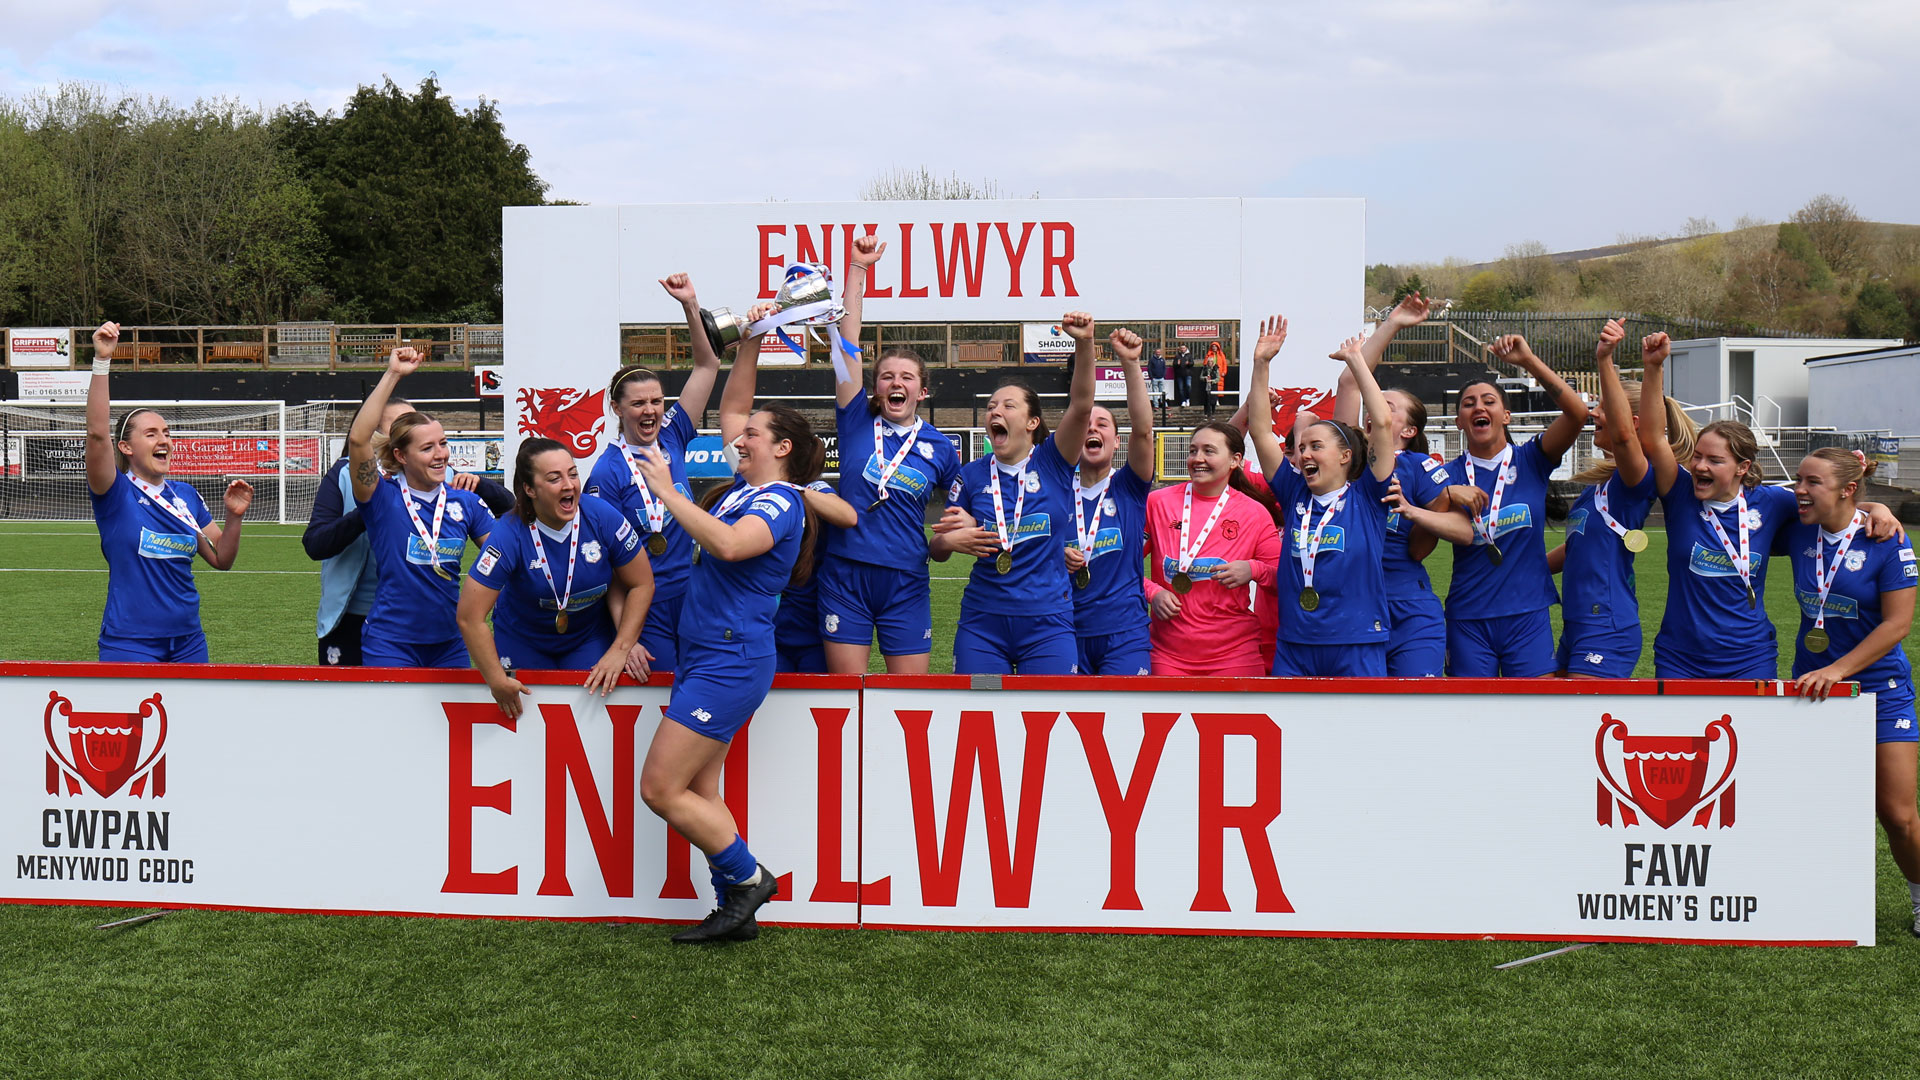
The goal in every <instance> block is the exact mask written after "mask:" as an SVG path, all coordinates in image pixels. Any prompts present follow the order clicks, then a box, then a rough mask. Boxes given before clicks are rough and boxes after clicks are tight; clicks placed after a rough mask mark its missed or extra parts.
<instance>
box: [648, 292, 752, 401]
mask: <svg viewBox="0 0 1920 1080" xmlns="http://www.w3.org/2000/svg"><path fill="white" fill-rule="evenodd" d="M660 287H661V288H663V289H665V290H667V295H669V296H671V297H673V298H674V299H675V300H678V301H680V307H681V310H683V311H685V312H686V316H687V329H688V330H689V331H691V332H692V334H691V336H692V338H693V371H692V372H691V373H689V374H688V375H687V381H686V383H685V384H684V385H682V386H681V387H680V398H679V405H680V411H681V412H683V413H686V414H687V419H689V420H692V421H693V424H694V426H695V427H699V426H700V417H701V416H702V415H703V414H705V413H706V411H707V399H708V398H710V397H712V396H713V384H714V380H716V379H718V378H719V377H720V356H719V354H718V353H715V352H714V351H713V343H712V342H710V341H708V340H707V331H706V328H705V327H704V326H702V325H701V324H700V298H699V297H698V296H696V295H694V291H693V279H692V278H689V277H688V276H687V275H685V274H668V275H667V276H666V277H663V278H661V279H660ZM741 347H742V348H745V347H746V342H744V341H742V342H741Z"/></svg>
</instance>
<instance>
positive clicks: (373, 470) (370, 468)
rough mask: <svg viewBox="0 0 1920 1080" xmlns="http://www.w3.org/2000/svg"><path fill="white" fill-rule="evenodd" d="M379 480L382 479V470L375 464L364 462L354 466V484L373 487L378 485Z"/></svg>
mask: <svg viewBox="0 0 1920 1080" xmlns="http://www.w3.org/2000/svg"><path fill="white" fill-rule="evenodd" d="M379 479H380V470H379V468H378V467H376V466H375V465H374V463H373V462H371V461H362V462H358V463H356V464H355V465H354V467H353V482H354V483H355V484H360V485H364V486H371V485H373V484H375V483H377V482H378V481H379Z"/></svg>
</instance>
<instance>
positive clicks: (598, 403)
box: [519, 386, 607, 457]
mask: <svg viewBox="0 0 1920 1080" xmlns="http://www.w3.org/2000/svg"><path fill="white" fill-rule="evenodd" d="M519 402H520V434H522V435H536V436H540V437H542V438H548V439H552V440H553V441H555V442H557V443H559V444H560V445H562V446H565V447H566V448H567V449H569V450H572V451H573V456H574V457H585V456H587V455H588V454H591V453H593V445H594V442H595V441H596V440H597V439H598V438H599V437H600V431H601V429H602V428H604V427H606V424H607V392H606V391H605V390H595V391H593V392H591V393H589V392H587V391H585V390H573V389H570V388H567V387H564V386H563V387H559V388H553V389H546V390H533V389H522V390H521V391H520V396H519Z"/></svg>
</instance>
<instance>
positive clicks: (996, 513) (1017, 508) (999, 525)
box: [987, 454, 1033, 551]
mask: <svg viewBox="0 0 1920 1080" xmlns="http://www.w3.org/2000/svg"><path fill="white" fill-rule="evenodd" d="M1032 460H1033V455H1032V454H1028V455H1027V456H1026V457H1025V458H1023V459H1022V460H1021V462H1020V471H1019V472H1017V473H1015V474H1014V477H1013V482H1014V486H1016V487H1018V488H1019V489H1020V493H1019V494H1018V495H1015V496H1014V497H1013V530H1014V532H1016V533H1017V532H1019V531H1020V519H1021V517H1022V514H1021V509H1022V508H1023V507H1025V506H1026V505H1027V462H1029V461H1032ZM987 474H988V476H989V477H990V480H989V481H988V486H989V487H990V488H992V489H993V531H994V533H995V535H997V536H999V537H1000V548H1001V550H1003V551H1012V550H1013V536H1012V534H1010V533H1008V532H1007V512H1006V510H1005V509H1004V508H1002V507H1001V505H1000V463H999V462H998V461H996V462H994V463H993V464H991V465H989V466H988V467H987Z"/></svg>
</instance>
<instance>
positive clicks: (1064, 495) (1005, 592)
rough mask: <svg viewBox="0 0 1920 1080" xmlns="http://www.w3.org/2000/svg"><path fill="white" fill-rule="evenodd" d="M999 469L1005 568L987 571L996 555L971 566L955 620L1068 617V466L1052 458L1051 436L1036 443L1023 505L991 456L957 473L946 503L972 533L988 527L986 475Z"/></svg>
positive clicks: (1013, 478) (1012, 472) (1011, 479)
mask: <svg viewBox="0 0 1920 1080" xmlns="http://www.w3.org/2000/svg"><path fill="white" fill-rule="evenodd" d="M995 468H997V469H999V470H1000V503H1001V506H1002V512H1003V514H1004V516H1005V519H1006V525H1007V530H1008V532H1009V533H1010V534H1011V536H1012V540H1013V569H1012V570H1011V571H1010V572H1008V573H1005V574H1002V573H1000V572H999V571H998V570H996V569H995V559H996V558H997V556H994V555H990V556H987V557H986V558H983V559H975V560H974V561H973V570H972V572H971V573H970V574H969V575H968V577H967V591H966V593H965V595H964V596H962V598H961V600H960V617H961V618H963V619H964V618H966V617H967V614H968V613H969V612H979V613H982V614H989V615H1067V614H1072V612H1073V597H1072V596H1071V595H1069V594H1071V593H1072V592H1073V585H1072V583H1071V582H1070V581H1068V578H1067V542H1068V541H1069V540H1072V539H1074V536H1073V466H1071V465H1069V464H1067V462H1066V459H1065V458H1063V457H1061V456H1060V451H1059V450H1058V449H1056V448H1055V446H1054V444H1053V436H1052V435H1049V436H1047V437H1046V438H1045V439H1043V440H1041V442H1040V445H1039V446H1037V447H1035V448H1034V451H1033V455H1032V456H1031V457H1029V458H1028V459H1027V467H1026V478H1025V481H1024V482H1025V484H1026V499H1025V501H1024V502H1023V503H1021V508H1020V516H1019V519H1018V521H1017V522H1016V520H1015V518H1014V504H1015V502H1016V501H1018V500H1019V498H1020V495H1019V488H1018V484H1019V482H1020V481H1019V480H1018V479H1017V475H1016V474H1017V473H1018V470H1016V469H1010V468H1008V467H1007V466H1005V465H1001V464H999V463H998V462H997V461H996V460H995V459H994V456H993V455H992V454H986V455H984V456H981V457H978V458H975V459H974V460H972V461H969V462H967V463H966V464H965V465H962V466H961V467H960V475H959V476H958V477H956V478H955V479H954V481H953V483H952V484H950V485H948V488H947V505H948V506H960V507H964V508H965V509H966V511H967V513H969V514H972V515H973V520H974V521H976V522H978V523H979V525H980V527H981V528H983V529H986V530H987V531H988V532H992V531H993V529H994V516H993V506H994V503H993V488H992V487H991V486H990V485H989V482H988V472H987V470H989V469H995Z"/></svg>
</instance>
